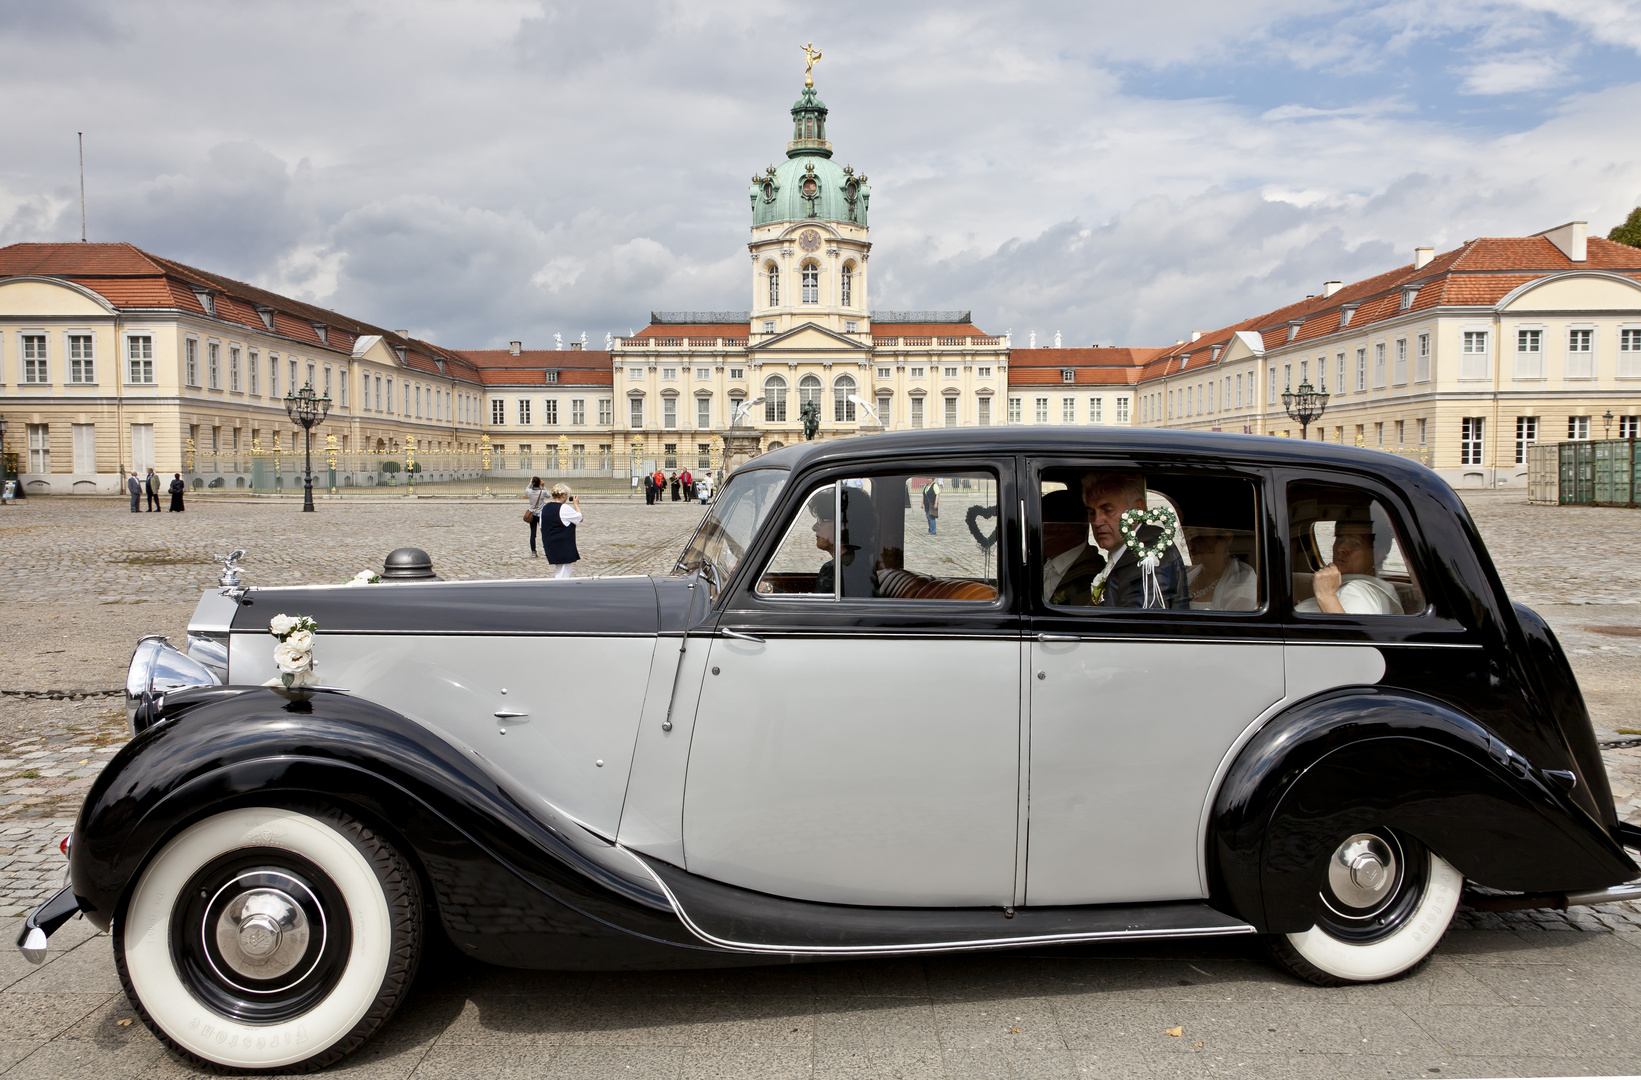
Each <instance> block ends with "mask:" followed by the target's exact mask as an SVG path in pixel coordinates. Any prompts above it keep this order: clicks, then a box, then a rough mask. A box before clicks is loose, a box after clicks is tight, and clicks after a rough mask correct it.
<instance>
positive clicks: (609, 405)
mask: <svg viewBox="0 0 1641 1080" xmlns="http://www.w3.org/2000/svg"><path fill="white" fill-rule="evenodd" d="M598 423H599V426H600V427H609V426H610V425H611V424H613V423H615V402H614V400H612V399H610V398H599V399H598Z"/></svg>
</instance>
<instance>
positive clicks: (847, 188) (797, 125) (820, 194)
mask: <svg viewBox="0 0 1641 1080" xmlns="http://www.w3.org/2000/svg"><path fill="white" fill-rule="evenodd" d="M748 195H749V196H750V198H751V200H752V224H753V225H754V226H757V225H768V224H770V223H771V222H780V221H839V222H849V223H851V224H855V225H862V226H864V225H865V224H866V209H867V206H868V204H869V203H870V202H871V199H872V189H871V188H870V187H868V186H867V184H866V177H865V176H857V175H855V171H854V170H853V169H852V168H850V167H848V166H846V165H845V166H840V165H839V164H838V163H837V162H835V161H833V160H832V144H831V143H829V142H827V141H826V103H825V102H823V101H821V100H820V98H818V97H816V96H815V88H814V87H813V86H807V87H805V88H804V91H803V96H802V97H801V98H799V99H798V100H797V101H796V102H794V103H793V105H792V141H791V142H789V143H787V144H786V160H785V161H783V162H781V163H780V164H779V165H771V166H770V167H769V168H768V169H766V170H765V171H764V173H763V174H762V175H759V176H754V177H753V178H752V187H751V190H750V191H749V192H748Z"/></svg>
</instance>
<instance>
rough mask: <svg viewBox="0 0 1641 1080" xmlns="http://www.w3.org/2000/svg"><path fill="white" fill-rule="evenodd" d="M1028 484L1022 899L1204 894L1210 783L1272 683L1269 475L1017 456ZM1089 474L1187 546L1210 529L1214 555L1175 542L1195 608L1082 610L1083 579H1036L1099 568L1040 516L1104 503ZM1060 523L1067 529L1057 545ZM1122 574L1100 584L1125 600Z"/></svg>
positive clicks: (1276, 642)
mask: <svg viewBox="0 0 1641 1080" xmlns="http://www.w3.org/2000/svg"><path fill="white" fill-rule="evenodd" d="M1027 475H1028V476H1029V480H1028V482H1027V483H1026V484H1025V485H1023V486H1024V487H1025V488H1026V489H1027V492H1026V497H1025V498H1026V503H1027V505H1028V508H1029V509H1028V513H1029V515H1030V518H1029V520H1030V523H1031V526H1032V528H1031V533H1032V536H1033V540H1032V554H1031V563H1030V566H1029V568H1028V579H1029V581H1030V582H1031V583H1032V584H1033V585H1034V586H1035V587H1034V588H1032V589H1031V595H1030V600H1029V605H1030V606H1029V611H1030V617H1029V637H1030V641H1029V650H1030V667H1029V670H1030V672H1031V678H1030V679H1029V680H1028V687H1029V691H1028V692H1029V695H1030V705H1029V716H1030V726H1029V739H1030V743H1029V747H1030V749H1029V785H1030V787H1029V793H1028V803H1029V811H1028V820H1027V824H1026V836H1027V853H1026V892H1025V903H1027V904H1031V905H1054V904H1100V903H1124V902H1138V901H1148V900H1178V899H1187V898H1195V897H1203V896H1206V895H1207V881H1206V873H1205V870H1204V866H1203V859H1202V844H1201V830H1202V821H1203V814H1204V812H1205V810H1204V807H1205V804H1206V800H1207V799H1208V797H1209V793H1210V791H1211V789H1212V786H1213V783H1214V777H1215V774H1216V772H1217V771H1218V769H1219V768H1220V765H1221V762H1222V761H1224V760H1225V758H1226V756H1227V754H1228V753H1229V751H1230V749H1231V748H1232V746H1233V745H1234V744H1235V743H1236V742H1237V740H1238V738H1239V737H1240V736H1241V735H1242V733H1243V732H1244V731H1245V730H1246V729H1248V727H1249V725H1250V724H1251V723H1252V722H1253V721H1254V720H1255V719H1256V718H1257V717H1259V716H1260V715H1261V714H1262V713H1263V712H1265V711H1266V710H1267V709H1268V708H1269V707H1270V706H1272V705H1274V704H1275V703H1276V702H1278V701H1279V700H1280V699H1281V698H1282V696H1283V690H1284V681H1283V647H1282V632H1281V627H1280V622H1279V620H1274V619H1272V618H1271V617H1270V615H1269V607H1270V605H1269V599H1268V597H1269V594H1270V589H1269V587H1268V584H1269V582H1268V578H1269V575H1268V573H1267V572H1266V570H1265V566H1266V564H1267V563H1268V562H1269V561H1270V560H1269V557H1268V555H1267V554H1266V549H1267V546H1268V539H1267V538H1268V536H1269V535H1270V534H1271V530H1272V527H1271V524H1270V522H1269V521H1268V516H1269V509H1268V507H1269V499H1268V496H1267V495H1266V490H1267V486H1268V484H1267V478H1266V477H1265V476H1264V475H1262V474H1261V473H1259V472H1256V471H1247V470H1244V471H1238V470H1235V469H1229V468H1225V467H1223V466H1218V465H1214V464H1211V463H1205V462H1191V463H1188V464H1186V463H1178V462H1168V463H1159V462H1144V461H1133V460H1128V461H1107V460H1095V459H1086V460H1078V459H1072V458H1067V459H1057V460H1049V459H1044V460H1034V461H1030V462H1029V463H1028V474H1027ZM1090 478H1093V482H1094V483H1095V484H1096V485H1097V486H1100V487H1101V489H1102V490H1105V491H1108V490H1109V489H1110V487H1111V485H1112V484H1113V483H1117V484H1118V486H1119V487H1120V486H1121V484H1122V483H1126V484H1127V485H1128V488H1129V490H1131V491H1142V492H1143V493H1144V496H1145V501H1146V505H1147V506H1148V507H1150V508H1155V507H1158V506H1167V507H1170V508H1171V509H1173V510H1174V511H1175V513H1176V514H1177V516H1178V517H1179V518H1180V519H1181V520H1182V522H1183V525H1184V526H1185V527H1186V528H1187V529H1188V530H1189V531H1190V532H1191V533H1192V535H1193V537H1197V536H1199V535H1201V534H1211V535H1212V538H1213V546H1214V550H1213V551H1212V552H1210V551H1208V550H1207V549H1206V548H1203V549H1202V550H1201V552H1200V557H1198V558H1193V557H1192V555H1191V553H1190V550H1189V545H1187V544H1183V543H1182V544H1181V545H1180V546H1179V548H1178V549H1176V550H1177V554H1176V555H1175V556H1174V558H1177V559H1178V562H1179V564H1180V567H1181V569H1183V570H1184V572H1185V574H1186V581H1185V593H1186V595H1187V597H1189V596H1190V594H1191V593H1193V592H1200V593H1201V596H1200V598H1199V599H1198V600H1197V601H1188V602H1191V603H1193V604H1202V605H1204V606H1200V607H1199V606H1193V607H1189V608H1184V609H1180V608H1178V607H1172V608H1164V609H1142V608H1138V607H1117V606H1105V605H1104V604H1101V605H1098V606H1096V605H1093V604H1092V603H1091V601H1092V595H1091V593H1092V592H1095V591H1098V590H1099V589H1100V588H1101V587H1102V586H1101V585H1099V584H1097V583H1094V582H1088V581H1082V582H1069V581H1054V582H1046V581H1045V579H1044V574H1045V570H1049V569H1050V567H1051V565H1052V567H1053V568H1054V569H1060V568H1064V567H1065V566H1066V565H1067V564H1068V563H1075V564H1077V565H1080V566H1083V567H1085V568H1086V567H1089V566H1098V567H1103V564H1104V561H1105V552H1104V551H1103V549H1100V547H1099V545H1098V544H1097V543H1092V542H1091V540H1090V539H1089V538H1088V537H1087V534H1085V535H1084V540H1083V542H1084V543H1086V544H1088V545H1089V546H1090V547H1091V548H1094V549H1098V551H1099V553H1098V555H1097V556H1095V557H1094V558H1092V559H1087V558H1084V557H1083V555H1086V554H1091V553H1089V552H1082V553H1079V552H1078V551H1077V550H1070V551H1065V552H1063V553H1062V551H1061V550H1059V549H1060V548H1064V547H1065V546H1066V544H1067V543H1069V542H1070V539H1071V538H1074V536H1075V529H1076V528H1077V526H1076V524H1075V523H1074V522H1058V521H1056V519H1058V518H1073V517H1074V516H1075V513H1076V511H1077V509H1082V511H1083V512H1084V514H1085V515H1086V514H1087V509H1086V508H1087V506H1088V505H1089V501H1099V502H1102V503H1105V504H1107V505H1109V502H1110V500H1109V499H1106V498H1104V497H1103V496H1102V495H1101V494H1100V493H1098V492H1096V493H1094V494H1091V495H1089V496H1088V500H1087V501H1085V498H1084V495H1085V487H1086V485H1087V484H1089V482H1090ZM1125 478H1126V479H1125ZM1136 478H1137V479H1136ZM1045 515H1046V519H1045ZM1066 529H1069V530H1071V532H1072V537H1071V538H1067V539H1065V540H1063V541H1062V540H1058V539H1057V537H1064V536H1065V535H1066V533H1065V530H1066ZM1210 555H1212V556H1214V558H1215V559H1216V560H1217V562H1216V565H1217V567H1218V572H1217V575H1215V576H1214V577H1212V578H1211V579H1210V578H1205V577H1204V573H1205V572H1206V571H1207V570H1208V566H1209V556H1210ZM1193 568H1194V572H1193ZM1124 574H1125V572H1124V571H1123V569H1122V562H1121V561H1118V562H1117V564H1116V569H1115V570H1114V571H1113V576H1112V577H1111V578H1108V579H1107V581H1106V582H1105V583H1104V585H1105V586H1108V587H1111V589H1112V598H1113V599H1116V598H1117V596H1118V595H1119V593H1126V594H1127V596H1128V597H1129V598H1132V597H1133V596H1134V595H1136V592H1135V591H1134V590H1133V589H1126V590H1125V589H1122V588H1119V587H1117V586H1119V585H1120V584H1121V582H1122V581H1123V580H1126V581H1127V582H1128V583H1129V584H1130V585H1131V584H1132V582H1133V581H1134V576H1133V574H1132V573H1128V574H1127V575H1126V577H1124ZM1114 583H1115V584H1114ZM1045 585H1051V586H1052V588H1049V589H1047V591H1046V592H1045V588H1044V586H1045ZM1199 586H1200V587H1199ZM1215 605H1217V606H1215Z"/></svg>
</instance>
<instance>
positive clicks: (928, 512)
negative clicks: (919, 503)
mask: <svg viewBox="0 0 1641 1080" xmlns="http://www.w3.org/2000/svg"><path fill="white" fill-rule="evenodd" d="M923 514H924V516H925V517H927V518H928V519H929V535H930V536H934V535H936V525H937V524H938V522H939V519H940V481H939V480H930V481H929V482H928V483H927V484H925V485H923Z"/></svg>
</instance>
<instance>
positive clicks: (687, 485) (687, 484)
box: [678, 468, 695, 502]
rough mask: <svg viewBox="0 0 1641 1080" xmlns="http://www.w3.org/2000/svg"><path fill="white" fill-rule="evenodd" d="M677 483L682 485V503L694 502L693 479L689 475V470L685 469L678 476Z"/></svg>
mask: <svg viewBox="0 0 1641 1080" xmlns="http://www.w3.org/2000/svg"><path fill="white" fill-rule="evenodd" d="M678 482H679V483H680V484H682V485H684V501H685V502H694V501H695V477H693V476H691V475H690V474H689V469H687V468H686V469H685V470H684V471H683V472H681V473H679V474H678Z"/></svg>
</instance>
